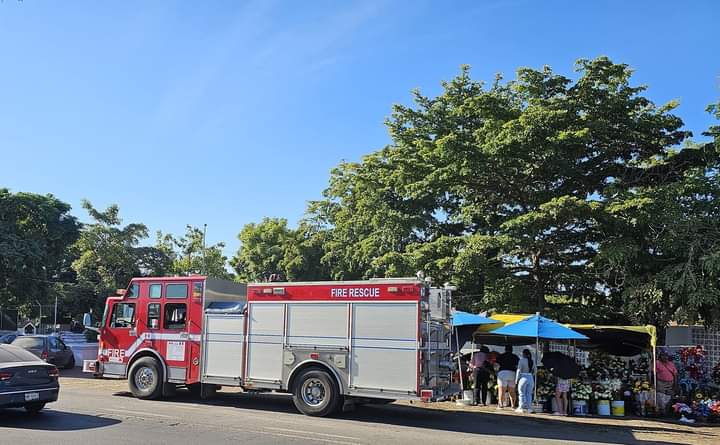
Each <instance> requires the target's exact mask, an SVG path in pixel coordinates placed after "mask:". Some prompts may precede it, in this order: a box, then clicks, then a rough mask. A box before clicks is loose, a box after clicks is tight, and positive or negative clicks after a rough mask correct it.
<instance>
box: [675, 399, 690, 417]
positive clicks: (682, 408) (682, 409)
mask: <svg viewBox="0 0 720 445" xmlns="http://www.w3.org/2000/svg"><path fill="white" fill-rule="evenodd" d="M672 409H673V412H674V413H675V414H680V415H682V414H691V413H692V409H691V408H690V407H689V406H688V405H687V404H685V403H681V402H677V403H676V404H674V405H673V406H672Z"/></svg>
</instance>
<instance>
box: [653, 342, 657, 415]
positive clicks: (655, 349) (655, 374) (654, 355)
mask: <svg viewBox="0 0 720 445" xmlns="http://www.w3.org/2000/svg"><path fill="white" fill-rule="evenodd" d="M652 354H653V364H652V374H653V388H654V389H655V410H656V412H657V409H658V401H657V399H658V397H657V345H654V346H653V348H652Z"/></svg>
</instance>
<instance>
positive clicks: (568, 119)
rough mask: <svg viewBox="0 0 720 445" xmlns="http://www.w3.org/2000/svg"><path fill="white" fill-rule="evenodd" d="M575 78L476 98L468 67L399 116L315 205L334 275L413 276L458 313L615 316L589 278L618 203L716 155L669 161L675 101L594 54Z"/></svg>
mask: <svg viewBox="0 0 720 445" xmlns="http://www.w3.org/2000/svg"><path fill="white" fill-rule="evenodd" d="M577 71H578V78H577V80H574V81H573V80H571V79H570V78H567V77H565V76H562V75H558V74H556V73H554V72H553V71H552V70H551V69H550V68H548V67H546V68H544V69H542V70H533V69H528V68H523V69H520V70H518V73H517V77H516V78H515V79H514V80H511V81H509V82H503V81H502V79H500V78H498V79H496V80H495V82H494V83H493V84H491V85H490V86H487V87H486V86H485V84H483V83H481V82H476V81H473V80H472V79H471V78H470V75H469V69H468V68H463V70H462V72H461V74H460V75H459V76H458V77H456V78H455V79H453V80H452V81H450V82H446V83H443V92H442V94H440V95H439V96H437V97H434V98H431V97H427V96H424V95H422V94H420V93H419V92H415V93H414V102H415V104H414V106H412V107H408V106H395V107H394V109H393V114H392V116H391V117H390V119H389V120H388V121H387V126H388V128H389V130H390V135H391V137H392V143H391V144H390V145H389V146H387V147H385V148H384V149H382V150H380V151H378V152H376V153H373V154H371V155H368V156H366V157H365V158H363V160H362V162H359V163H344V164H341V165H340V166H339V167H338V168H336V169H335V170H334V171H333V172H332V175H331V179H330V185H329V187H328V189H327V190H326V191H325V199H323V200H322V201H319V202H315V203H312V204H311V214H312V218H313V219H315V220H319V221H321V222H322V223H323V224H324V225H325V226H326V227H327V228H329V229H330V232H329V234H330V235H329V236H327V237H326V240H325V241H324V247H325V252H326V253H325V255H324V257H323V261H324V264H326V265H327V266H328V267H329V268H330V269H331V271H332V275H333V276H334V277H336V278H358V277H371V276H396V275H407V274H412V273H413V272H414V271H415V270H418V269H421V270H426V272H428V273H430V274H432V275H433V276H434V277H435V278H436V279H438V280H453V281H455V282H457V283H458V284H460V286H461V290H462V291H463V292H464V293H465V294H466V295H468V296H470V297H469V298H467V299H465V300H464V301H463V303H464V305H465V306H469V307H472V306H482V307H485V308H488V307H490V308H493V307H494V308H497V309H510V310H516V311H535V310H541V311H551V312H554V313H556V314H559V315H563V314H565V315H568V316H569V315H570V314H571V313H573V312H574V313H578V312H582V313H583V314H584V315H585V317H584V318H596V319H608V318H616V315H615V312H617V311H614V310H608V309H612V308H614V307H617V306H618V305H619V304H620V303H621V302H620V301H619V300H618V298H620V297H619V295H618V293H617V292H613V289H612V288H611V287H610V286H608V285H606V283H605V282H604V276H603V274H602V273H601V271H599V270H598V269H597V268H595V267H593V264H594V260H595V259H596V257H597V255H598V251H599V249H600V248H601V245H602V243H603V242H604V241H605V240H606V237H607V236H608V234H609V233H610V232H612V229H613V228H614V227H616V222H615V218H616V216H617V215H616V212H615V211H614V210H613V209H614V206H617V205H622V201H623V200H625V199H627V198H628V196H630V195H631V194H632V193H633V191H634V190H638V189H647V190H654V189H655V188H656V187H666V186H671V185H673V184H677V183H680V182H682V181H683V178H684V177H685V175H686V173H687V172H689V171H691V170H692V169H694V168H699V167H702V166H703V165H706V164H707V162H708V161H709V160H711V159H713V156H715V154H714V151H713V150H712V149H711V147H708V146H689V147H687V148H686V149H684V150H682V151H679V152H677V151H673V150H671V148H672V147H675V146H678V144H680V143H682V142H683V140H685V139H686V138H687V136H688V134H687V133H686V132H685V131H683V130H682V126H683V123H682V121H681V120H680V118H678V117H677V116H675V115H673V114H672V113H671V111H672V109H673V108H674V106H675V104H674V103H670V104H667V105H664V106H657V105H655V104H654V103H653V102H652V101H650V100H649V99H648V98H647V97H645V96H644V95H643V92H644V90H645V87H643V86H633V85H632V84H631V82H630V80H631V74H632V71H631V69H630V68H629V67H628V66H626V65H622V64H615V63H613V62H611V61H610V60H608V59H607V58H604V57H603V58H598V59H595V60H580V61H579V62H578V63H577ZM588 309H590V310H588ZM593 309H594V310H593ZM619 317H623V315H622V314H621V315H619Z"/></svg>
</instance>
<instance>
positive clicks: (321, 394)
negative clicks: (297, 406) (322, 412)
mask: <svg viewBox="0 0 720 445" xmlns="http://www.w3.org/2000/svg"><path fill="white" fill-rule="evenodd" d="M301 394H302V399H303V402H305V404H307V405H310V406H320V405H322V403H323V402H324V401H325V396H326V394H327V391H326V388H325V384H324V383H323V382H322V381H321V380H318V379H308V380H305V382H304V383H303V385H302V388H301Z"/></svg>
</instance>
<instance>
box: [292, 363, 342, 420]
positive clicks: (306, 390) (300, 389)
mask: <svg viewBox="0 0 720 445" xmlns="http://www.w3.org/2000/svg"><path fill="white" fill-rule="evenodd" d="M341 402H342V396H341V395H340V389H339V387H338V384H337V382H336V381H335V379H334V378H333V377H332V376H330V374H328V373H327V372H325V371H323V370H321V369H317V368H310V369H306V370H305V371H302V373H301V374H300V375H299V376H298V377H297V379H295V384H294V388H293V403H294V404H295V407H296V408H297V409H298V411H300V412H301V413H303V414H306V415H308V416H319V417H322V416H328V415H330V414H333V413H334V412H336V411H337V410H339V409H340V404H341Z"/></svg>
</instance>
